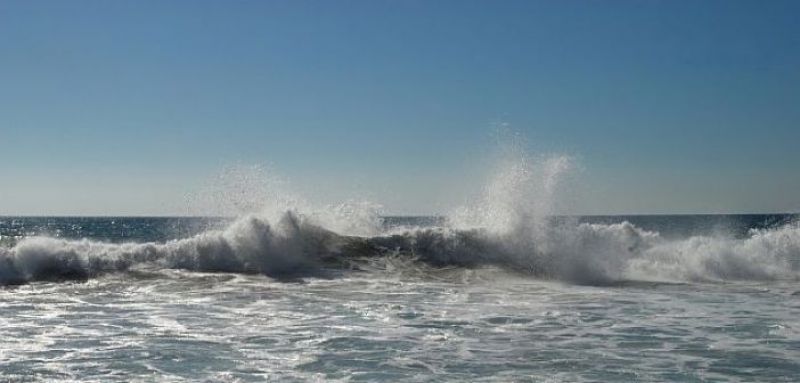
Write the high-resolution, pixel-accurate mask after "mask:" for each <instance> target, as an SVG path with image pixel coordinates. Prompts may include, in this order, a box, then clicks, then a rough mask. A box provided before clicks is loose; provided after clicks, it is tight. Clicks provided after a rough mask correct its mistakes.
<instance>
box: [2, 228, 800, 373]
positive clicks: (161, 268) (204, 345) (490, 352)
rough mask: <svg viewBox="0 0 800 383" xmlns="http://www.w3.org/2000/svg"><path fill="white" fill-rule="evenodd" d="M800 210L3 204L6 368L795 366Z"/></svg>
mask: <svg viewBox="0 0 800 383" xmlns="http://www.w3.org/2000/svg"><path fill="white" fill-rule="evenodd" d="M794 222H795V217H793V216H672V217H670V216H660V217H659V216H651V217H648V216H642V217H588V218H580V219H577V218H565V217H561V218H552V219H550V220H549V221H548V223H547V224H542V226H541V227H539V228H537V229H536V230H541V234H531V233H532V232H530V231H525V232H524V233H518V232H515V231H511V232H494V231H490V230H481V229H456V228H453V227H452V226H451V225H449V224H448V222H447V220H446V219H444V218H437V217H429V218H385V219H382V222H381V228H380V230H379V231H380V232H379V233H374V235H371V236H349V235H348V236H345V235H339V234H336V233H334V232H332V231H329V230H327V229H324V228H323V227H321V226H318V225H315V224H314V223H313V222H312V219H311V218H308V217H304V216H302V215H300V214H292V213H287V214H285V215H283V217H282V218H281V219H280V220H278V221H277V222H270V221H268V220H266V219H262V218H259V217H257V216H246V217H243V218H240V219H238V220H233V221H231V220H223V219H199V218H2V219H0V235H2V239H0V241H3V243H4V245H3V247H2V250H0V262H1V266H0V282H2V283H3V284H5V285H6V287H4V288H2V289H0V307H2V316H0V322H2V324H1V325H0V380H2V381H49V380H59V381H137V380H138V381H153V380H156V381H203V380H205V381H263V380H265V379H266V380H280V381H307V380H326V381H327V380H342V381H376V380H389V381H396V380H403V381H446V380H450V381H473V380H486V381H547V382H556V381H568V382H573V381H691V382H693V381H760V382H764V381H784V382H790V381H796V380H797V377H798V376H800V321H799V320H798V318H800V283H798V276H800V228H799V227H798V226H796V225H795V224H794ZM522 235H524V237H521V238H517V237H515V236H522ZM532 235H533V236H534V237H537V238H535V239H536V240H535V241H528V240H527V239H526V238H530V237H531V236H532Z"/></svg>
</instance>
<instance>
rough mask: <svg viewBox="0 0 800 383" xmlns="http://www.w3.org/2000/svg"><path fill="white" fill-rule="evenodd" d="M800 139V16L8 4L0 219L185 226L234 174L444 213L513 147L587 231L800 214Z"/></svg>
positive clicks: (243, 4)
mask: <svg viewBox="0 0 800 383" xmlns="http://www.w3.org/2000/svg"><path fill="white" fill-rule="evenodd" d="M799 122H800V2H798V1H778V0H774V1H733V0H724V1H696V0H691V1H688V0H687V1H679V0H669V1H654V0H653V1H555V0H553V1H461V0H459V1H100V0H97V1H9V0H5V1H0V173H2V180H1V181H0V215H16V214H20V215H22V214H37V215H42V214H44V215H63V214H77V215H97V214H103V215H117V214H119V215H169V214H181V213H186V212H187V210H186V204H187V202H186V196H187V195H192V194H193V193H197V192H198V191H199V190H202V189H203V188H205V187H206V186H205V185H207V184H208V183H209V182H211V183H213V182H214V181H213V180H214V179H215V177H217V175H218V174H219V172H220V171H221V169H223V168H225V167H229V166H231V165H232V164H233V165H235V164H266V165H268V167H269V168H273V169H276V170H277V172H278V173H279V174H280V175H281V176H282V177H283V178H285V179H288V180H289V182H290V183H291V184H292V185H293V187H294V188H296V189H298V190H300V191H301V192H303V193H306V194H308V195H310V196H311V197H310V198H312V199H321V200H323V202H335V201H337V200H341V199H346V198H357V199H360V198H367V199H370V200H373V201H376V202H379V203H382V204H384V206H385V209H386V211H387V212H388V213H400V214H420V213H434V212H438V213H441V212H444V211H446V210H447V209H449V208H451V207H453V206H455V205H457V204H459V203H460V202H461V201H462V200H463V198H464V197H465V195H466V194H467V193H468V191H469V190H470V189H474V188H480V178H481V174H480V173H481V171H482V170H485V168H486V166H485V164H484V162H485V161H488V159H487V158H488V157H491V156H490V155H488V154H487V153H489V152H491V146H492V144H491V141H492V136H493V131H494V130H495V128H496V126H498V125H504V126H508V127H510V128H509V129H512V130H514V131H516V132H519V133H520V135H521V136H524V137H526V139H527V142H528V145H529V146H530V147H531V150H534V151H542V152H555V153H567V154H569V155H572V156H574V157H575V158H576V159H577V162H578V163H579V168H580V174H579V175H578V176H577V177H575V178H576V179H577V181H576V182H577V183H579V184H580V186H578V187H576V188H577V189H576V190H577V191H576V192H575V194H576V196H577V197H576V198H575V200H574V205H573V206H572V207H571V209H572V212H575V213H701V212H702V213H709V212H711V213H724V212H777V211H800V193H798V191H799V190H800V150H799V149H798V145H799V144H800V124H798V123H799ZM209 180H210V181H209Z"/></svg>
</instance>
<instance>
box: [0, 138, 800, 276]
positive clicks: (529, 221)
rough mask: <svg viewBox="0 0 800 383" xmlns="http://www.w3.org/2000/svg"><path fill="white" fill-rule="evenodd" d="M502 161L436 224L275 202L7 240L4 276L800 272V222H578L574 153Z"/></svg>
mask: <svg viewBox="0 0 800 383" xmlns="http://www.w3.org/2000/svg"><path fill="white" fill-rule="evenodd" d="M499 164H500V165H499V166H498V168H497V169H496V170H495V172H494V173H493V175H494V176H493V177H492V178H491V179H490V181H489V182H488V183H487V185H486V187H485V188H484V190H483V192H482V193H481V194H480V196H479V197H478V198H477V199H476V200H475V201H473V202H472V203H469V204H466V206H464V207H461V208H458V209H455V211H454V212H453V213H451V214H450V215H448V217H447V219H446V220H445V222H444V223H443V224H441V225H438V226H433V227H431V226H428V227H404V228H385V227H383V226H381V225H380V215H379V214H378V211H379V209H378V208H377V207H376V206H377V205H373V204H367V203H347V204H343V205H340V206H335V207H328V208H326V209H316V210H311V211H305V212H302V211H298V210H297V209H294V208H288V209H285V210H284V211H282V212H281V213H280V214H277V213H276V211H278V208H277V207H275V206H273V207H272V209H271V210H270V213H260V214H245V215H243V216H241V217H240V218H238V219H236V220H235V221H233V222H232V223H231V224H230V225H229V226H228V227H226V228H224V229H221V230H210V231H206V232H203V233H201V234H198V235H195V236H193V237H190V238H184V239H177V240H172V241H167V242H163V243H154V242H152V243H124V244H111V243H104V242H98V241H92V240H89V239H83V240H64V239H56V238H48V237H29V238H24V239H22V240H20V241H19V242H18V243H16V244H14V245H13V246H6V247H0V284H3V285H9V284H20V283H26V282H30V281H39V280H64V279H72V280H74V279H79V280H80V279H86V278H91V277H95V276H98V275H101V274H104V273H110V272H121V271H126V270H129V269H131V268H133V267H138V266H152V267H159V268H170V269H184V270H192V271H213V272H233V273H258V274H264V275H268V276H271V277H275V278H292V277H297V276H308V275H314V274H315V273H318V272H320V271H323V270H329V269H340V270H341V269H345V270H346V269H361V268H362V267H361V266H362V265H365V264H366V263H365V262H371V261H374V260H375V259H391V258H396V257H405V258H407V259H410V260H413V261H414V262H418V263H420V264H424V265H428V266H430V267H432V268H437V267H442V266H448V267H452V266H458V267H464V268H480V267H496V268H501V269H505V270H508V271H510V272H515V273H521V274H527V275H531V276H534V277H538V278H547V279H556V280H561V281H566V282H572V283H581V284H604V283H613V282H615V281H620V280H628V279H637V280H643V279H644V280H670V281H724V280H797V279H798V278H800V225H798V224H797V223H792V224H787V225H784V226H781V227H777V228H772V229H764V230H753V231H751V232H750V233H749V235H748V236H747V237H745V238H735V237H733V236H721V235H718V236H689V237H685V238H680V239H666V238H663V237H662V236H661V235H660V234H659V233H657V232H653V231H647V230H643V229H641V228H638V227H636V226H634V225H633V224H631V223H629V222H622V223H616V224H590V223H580V222H578V221H577V220H576V219H570V218H557V217H556V216H555V214H556V212H557V211H556V210H555V207H557V206H558V197H559V196H560V195H561V194H562V193H561V192H562V188H563V183H562V180H563V179H564V176H565V174H568V173H569V172H570V171H571V169H572V168H573V160H572V159H571V158H570V157H567V156H550V157H534V156H530V155H528V154H527V153H525V152H524V151H521V150H510V151H509V152H508V154H507V156H506V157H505V158H504V160H503V161H500V162H499Z"/></svg>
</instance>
